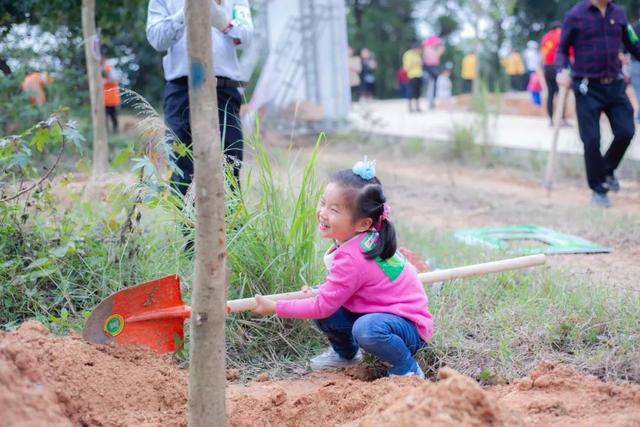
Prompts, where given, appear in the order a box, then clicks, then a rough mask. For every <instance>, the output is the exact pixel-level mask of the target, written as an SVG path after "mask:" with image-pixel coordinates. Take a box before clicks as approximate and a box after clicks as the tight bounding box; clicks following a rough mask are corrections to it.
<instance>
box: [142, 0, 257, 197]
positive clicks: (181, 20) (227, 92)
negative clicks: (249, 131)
mask: <svg viewBox="0 0 640 427" xmlns="http://www.w3.org/2000/svg"><path fill="white" fill-rule="evenodd" d="M211 14H212V18H213V28H211V39H212V43H213V53H214V59H213V66H214V72H215V74H216V77H217V80H218V85H217V86H218V87H217V92H218V116H219V120H220V133H221V139H222V142H223V149H224V154H225V158H226V160H227V162H228V163H229V164H230V165H232V166H233V173H234V176H235V178H236V181H237V182H238V184H239V178H240V166H241V162H242V157H243V155H242V151H243V140H242V124H241V121H240V116H239V114H240V104H241V102H242V98H241V96H240V92H239V91H238V88H239V87H243V86H244V85H245V83H244V82H242V81H240V79H241V75H242V74H241V72H240V66H239V64H238V58H237V56H236V49H237V48H245V47H246V46H247V45H248V44H249V43H250V42H251V38H252V36H253V23H252V21H251V11H250V9H249V2H248V0H222V2H221V4H218V3H217V2H216V1H215V0H211ZM185 30H186V25H185V16H184V0H151V1H150V2H149V9H148V13H147V40H148V41H149V43H150V44H151V46H153V48H154V49H156V50H157V51H160V52H164V51H167V53H166V55H165V56H164V58H163V60H162V66H163V69H164V77H165V80H166V86H165V90H164V99H163V109H164V118H165V123H166V125H167V127H168V128H169V129H170V131H171V132H169V131H168V132H167V134H168V139H174V135H175V137H176V138H178V139H179V140H180V142H182V143H183V144H185V145H186V146H188V147H191V126H190V121H189V84H188V80H187V76H188V75H189V70H188V68H189V60H188V57H187V34H186V31H185ZM169 134H170V135H169ZM176 155H177V159H176V164H177V166H178V168H179V169H180V172H181V173H179V172H174V174H173V176H172V177H171V180H172V182H173V185H174V187H175V188H177V189H178V190H179V191H180V192H181V193H182V194H186V191H187V189H188V187H189V184H190V183H191V180H192V177H193V160H192V158H191V156H188V155H183V156H179V155H178V154H177V153H176Z"/></svg>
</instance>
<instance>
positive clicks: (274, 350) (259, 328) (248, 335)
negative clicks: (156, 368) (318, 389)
mask: <svg viewBox="0 0 640 427" xmlns="http://www.w3.org/2000/svg"><path fill="white" fill-rule="evenodd" d="M257 135H259V132H256V133H255V134H254V135H253V136H251V137H249V138H248V139H247V140H246V141H245V145H246V147H247V148H248V150H247V153H246V154H249V155H250V156H251V157H253V161H252V162H251V163H250V164H247V165H245V166H244V167H245V169H247V170H248V172H247V174H246V179H245V180H244V181H243V182H242V185H241V186H240V188H238V187H237V186H236V185H234V182H235V181H234V179H233V177H232V174H231V170H230V168H228V169H227V179H226V182H227V189H226V203H227V215H226V218H227V224H226V229H227V268H228V269H229V286H228V298H229V299H235V298H246V297H252V296H254V295H255V294H256V293H260V294H263V295H267V294H274V293H280V292H288V291H294V290H299V289H300V288H301V287H302V286H304V285H315V284H318V283H319V282H320V281H321V279H322V274H323V270H322V264H321V259H322V256H321V254H320V253H319V246H318V237H317V225H316V219H315V209H316V205H317V202H318V198H319V195H320V191H321V188H320V186H319V183H318V182H317V180H316V171H315V165H316V160H317V155H318V150H319V148H320V145H321V141H322V137H319V138H318V140H317V141H316V144H315V148H314V149H313V152H312V154H311V157H310V159H309V160H308V161H307V163H306V164H305V165H304V166H303V167H302V168H301V170H302V172H301V173H300V172H297V171H298V170H300V168H299V167H298V166H297V163H296V161H295V160H294V159H293V158H292V157H293V156H294V153H293V152H291V151H289V152H288V155H287V156H286V158H285V160H284V161H285V162H286V163H285V164H286V165H290V166H289V167H285V168H284V170H285V173H284V174H282V173H278V172H277V171H276V168H275V167H274V164H273V161H274V160H273V159H272V157H271V156H270V155H269V153H268V152H267V148H266V147H265V145H264V143H263V141H262V140H261V138H260V137H259V136H257ZM277 169H278V170H282V169H283V168H282V167H278V168H277ZM185 220H186V224H187V226H188V227H190V226H192V225H193V212H192V211H189V212H188V214H187V215H186V218H185ZM190 233H192V231H190V232H187V234H190ZM187 238H190V236H187ZM226 339H227V356H228V363H229V364H230V365H232V366H238V367H242V368H243V372H244V373H245V374H246V373H249V372H252V371H259V370H264V369H269V370H272V371H274V372H282V371H287V370H288V371H291V370H295V369H299V368H300V364H301V362H302V361H306V359H307V358H308V357H309V355H310V354H312V353H313V352H314V351H316V350H317V349H318V348H319V347H320V345H321V342H322V341H321V336H320V334H319V333H318V332H317V331H316V330H315V329H314V328H313V326H312V325H311V323H310V322H308V321H302V320H293V319H281V318H278V317H276V316H274V317H269V318H258V317H255V316H252V315H251V314H247V313H241V314H233V315H230V316H228V317H227V322H226Z"/></svg>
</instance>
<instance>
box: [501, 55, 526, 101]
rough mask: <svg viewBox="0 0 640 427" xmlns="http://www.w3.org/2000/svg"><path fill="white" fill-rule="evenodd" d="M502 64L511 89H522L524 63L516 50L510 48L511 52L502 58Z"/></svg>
mask: <svg viewBox="0 0 640 427" xmlns="http://www.w3.org/2000/svg"><path fill="white" fill-rule="evenodd" d="M502 66H503V67H504V70H505V72H506V73H507V76H509V83H510V86H511V89H513V90H517V91H520V90H524V84H525V83H524V63H523V62H522V56H520V54H519V53H518V51H516V50H512V51H511V53H509V55H507V56H506V57H505V58H504V59H503V60H502Z"/></svg>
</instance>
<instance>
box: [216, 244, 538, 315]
mask: <svg viewBox="0 0 640 427" xmlns="http://www.w3.org/2000/svg"><path fill="white" fill-rule="evenodd" d="M545 262H546V256H545V255H544V254H537V255H529V256H523V257H518V258H510V259H505V260H501V261H492V262H485V263H483V264H473V265H467V266H464V267H456V268H449V269H446V270H437V271H430V272H428V273H421V274H418V277H419V278H420V281H421V282H422V283H424V284H429V283H437V282H443V281H446V280H453V279H462V278H464V277H471V276H479V275H482V274H490V273H499V272H501V271H509V270H518V269H521V268H527V267H535V266H538V265H542V264H544V263H545ZM315 294H316V293H315V292H314V291H312V290H311V289H309V290H308V291H295V292H285V293H282V294H272V295H265V296H264V297H265V298H268V299H270V300H272V301H278V300H291V299H304V298H311V297H313V296H314V295H315ZM256 307H257V303H256V299H255V298H242V299H235V300H231V301H227V313H239V312H242V311H249V310H253V309H255V308H256Z"/></svg>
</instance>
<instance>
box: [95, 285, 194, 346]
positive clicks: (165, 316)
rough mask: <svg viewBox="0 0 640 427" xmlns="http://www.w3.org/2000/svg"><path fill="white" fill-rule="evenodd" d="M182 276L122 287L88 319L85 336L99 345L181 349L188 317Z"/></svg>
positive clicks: (188, 309)
mask: <svg viewBox="0 0 640 427" xmlns="http://www.w3.org/2000/svg"><path fill="white" fill-rule="evenodd" d="M190 315H191V309H190V308H189V307H188V306H186V305H185V304H184V302H183V301H182V294H181V293H180V277H179V276H178V275H171V276H167V277H163V278H162V279H156V280H152V281H150V282H146V283H142V284H140V285H135V286H131V287H129V288H126V289H122V290H121V291H118V292H116V293H114V294H111V295H110V296H109V297H108V298H106V299H105V300H103V301H102V302H101V303H100V304H98V306H97V307H96V308H95V309H94V310H93V312H92V313H91V316H89V318H88V319H87V321H86V323H85V326H84V329H83V331H82V336H83V337H84V339H85V340H87V341H90V342H93V343H96V344H108V343H111V342H114V343H117V344H134V345H142V346H145V347H149V348H151V349H152V350H155V351H157V352H160V353H166V352H170V351H175V350H177V348H178V346H177V343H181V342H182V341H183V339H184V328H183V323H184V319H185V318H187V317H189V316H190Z"/></svg>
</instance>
